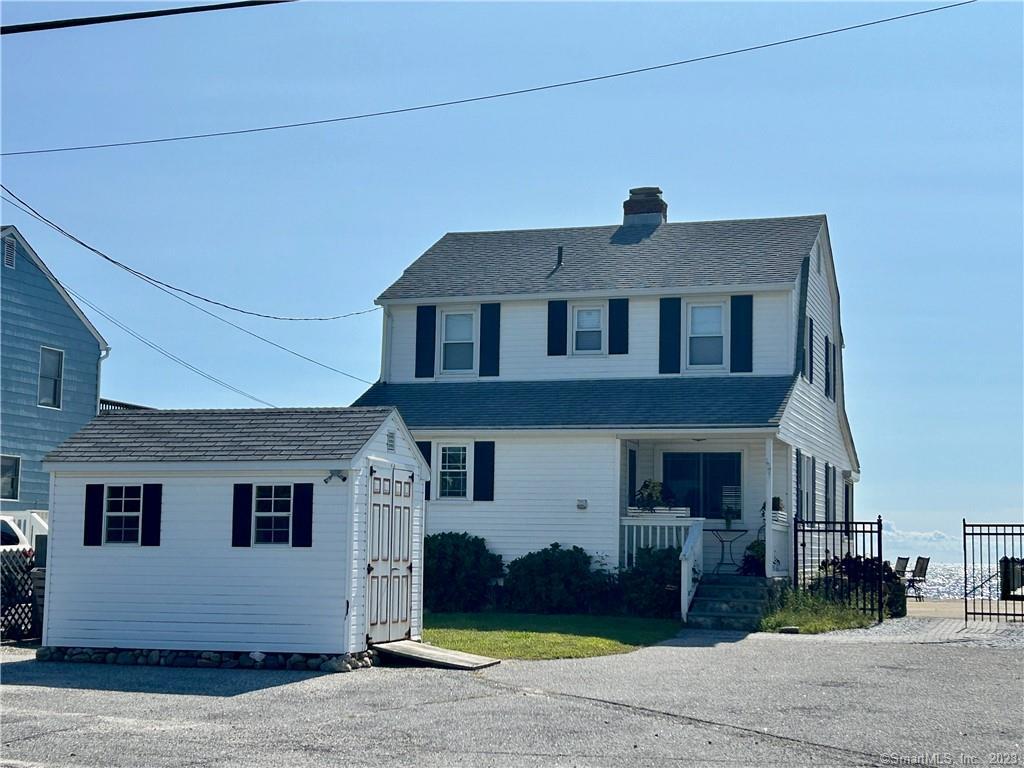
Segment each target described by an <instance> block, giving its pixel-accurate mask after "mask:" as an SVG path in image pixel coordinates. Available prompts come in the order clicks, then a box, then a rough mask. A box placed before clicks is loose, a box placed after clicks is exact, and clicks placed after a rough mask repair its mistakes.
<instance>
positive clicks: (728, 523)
mask: <svg viewBox="0 0 1024 768" xmlns="http://www.w3.org/2000/svg"><path fill="white" fill-rule="evenodd" d="M739 516H740V511H739V510H738V509H733V508H732V507H725V509H723V510H722V519H723V520H724V521H725V530H727V531H728V530H731V529H732V521H733V520H738V519H739Z"/></svg>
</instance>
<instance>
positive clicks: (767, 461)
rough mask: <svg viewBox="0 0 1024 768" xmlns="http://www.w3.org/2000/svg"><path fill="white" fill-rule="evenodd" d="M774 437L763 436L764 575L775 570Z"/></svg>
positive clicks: (768, 574)
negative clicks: (773, 530) (773, 515)
mask: <svg viewBox="0 0 1024 768" xmlns="http://www.w3.org/2000/svg"><path fill="white" fill-rule="evenodd" d="M774 448H775V439H774V438H772V437H767V438H765V441H764V499H765V501H764V575H765V576H771V575H772V574H773V573H774V572H775V565H774V563H775V547H774V545H773V544H774V542H773V537H772V489H773V487H774V483H773V479H772V474H773V472H774V455H773V454H774Z"/></svg>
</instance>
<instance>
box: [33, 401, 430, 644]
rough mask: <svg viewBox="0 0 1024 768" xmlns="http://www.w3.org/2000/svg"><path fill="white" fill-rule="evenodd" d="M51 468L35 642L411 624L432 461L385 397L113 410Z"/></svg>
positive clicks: (318, 635) (206, 640)
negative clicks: (332, 403)
mask: <svg viewBox="0 0 1024 768" xmlns="http://www.w3.org/2000/svg"><path fill="white" fill-rule="evenodd" d="M45 466H46V468H47V469H48V470H49V471H50V472H51V480H50V484H51V487H50V501H51V504H50V522H51V525H50V530H51V535H50V546H49V553H48V560H47V584H46V603H45V610H44V617H43V624H44V626H43V643H44V645H47V646H71V647H76V646H77V647H90V648H133V649H134V648H138V649H147V648H148V649H157V648H159V649H189V650H211V651H271V652H292V653H326V654H332V653H338V654H341V653H355V652H359V651H362V650H365V649H366V647H367V643H368V642H385V641H388V640H397V639H403V638H407V637H411V638H417V637H418V636H419V635H420V632H421V627H422V611H421V605H422V589H421V587H422V567H421V564H422V531H423V508H424V503H423V501H424V484H425V480H426V472H427V465H426V463H425V462H424V461H423V459H422V457H421V456H420V453H419V451H418V450H417V449H416V446H415V444H414V443H413V441H412V438H411V436H410V434H409V431H408V430H407V428H406V426H405V424H404V423H403V422H402V419H401V417H400V416H399V415H398V414H397V413H396V412H395V410H394V409H393V408H380V407H374V408H304V409H286V408H282V409H262V410H191V411H190V410H179V411H172V410H167V411H163V410H138V411H119V412H113V413H108V414H103V415H100V416H98V417H96V418H95V419H94V420H93V421H92V422H91V423H90V424H89V425H88V426H86V427H85V428H84V429H82V430H81V431H79V432H78V433H76V434H75V435H74V436H72V437H71V438H70V439H68V440H67V441H66V442H65V443H63V444H62V445H61V446H60V447H58V448H57V449H56V450H54V451H53V452H52V453H50V454H49V456H48V457H47V459H46V463H45Z"/></svg>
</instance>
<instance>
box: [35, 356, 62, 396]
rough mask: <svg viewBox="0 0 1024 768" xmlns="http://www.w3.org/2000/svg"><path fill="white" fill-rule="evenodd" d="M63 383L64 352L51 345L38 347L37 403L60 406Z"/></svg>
mask: <svg viewBox="0 0 1024 768" xmlns="http://www.w3.org/2000/svg"><path fill="white" fill-rule="evenodd" d="M63 385H64V353H63V352H62V351H61V350H59V349H53V348H51V347H40V348H39V401H38V402H39V405H41V406H43V407H45V408H60V402H61V394H62V391H63Z"/></svg>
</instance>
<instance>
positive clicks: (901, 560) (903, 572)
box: [892, 557, 910, 580]
mask: <svg viewBox="0 0 1024 768" xmlns="http://www.w3.org/2000/svg"><path fill="white" fill-rule="evenodd" d="M908 565H910V558H909V557H897V558H896V566H895V567H894V568H893V569H892V572H893V573H895V574H896V578H898V579H900V580H903V579H905V578H907V566H908Z"/></svg>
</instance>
